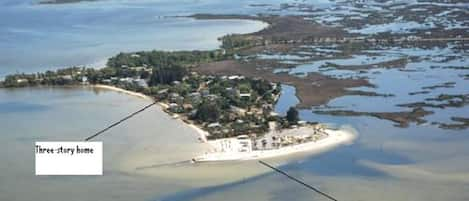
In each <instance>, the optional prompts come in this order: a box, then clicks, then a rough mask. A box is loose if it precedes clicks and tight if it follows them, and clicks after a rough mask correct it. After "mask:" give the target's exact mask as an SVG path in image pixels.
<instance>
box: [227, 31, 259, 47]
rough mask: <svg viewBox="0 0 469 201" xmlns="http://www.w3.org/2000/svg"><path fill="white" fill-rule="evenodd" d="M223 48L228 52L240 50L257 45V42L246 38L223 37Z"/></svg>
mask: <svg viewBox="0 0 469 201" xmlns="http://www.w3.org/2000/svg"><path fill="white" fill-rule="evenodd" d="M220 40H221V42H222V45H221V47H222V48H224V49H227V50H232V49H239V48H244V47H250V46H254V45H256V43H257V41H256V40H253V39H252V40H250V39H248V38H246V36H242V35H236V34H230V35H226V36H223V37H221V39H220Z"/></svg>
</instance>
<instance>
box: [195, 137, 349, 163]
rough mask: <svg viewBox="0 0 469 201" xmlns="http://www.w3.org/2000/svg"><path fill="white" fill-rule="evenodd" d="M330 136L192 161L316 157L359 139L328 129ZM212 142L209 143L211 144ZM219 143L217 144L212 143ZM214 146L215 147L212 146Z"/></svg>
mask: <svg viewBox="0 0 469 201" xmlns="http://www.w3.org/2000/svg"><path fill="white" fill-rule="evenodd" d="M325 132H327V133H328V136H327V137H326V138H324V139H320V140H317V141H310V142H306V143H302V144H296V145H290V146H286V147H282V148H278V149H271V150H255V151H251V152H210V153H205V154H203V155H201V156H198V157H195V158H194V159H192V160H193V161H194V162H223V161H249V160H260V159H270V158H277V157H284V156H287V155H292V154H298V153H308V154H309V155H316V154H319V153H322V152H325V151H328V150H330V149H333V148H335V147H337V146H340V145H346V144H350V143H352V142H353V140H354V139H355V138H356V137H357V136H356V135H355V134H353V133H351V132H348V131H346V130H343V129H342V130H332V129H326V131H325ZM210 142H211V141H209V143H210ZM212 143H217V142H212ZM212 146H213V145H212Z"/></svg>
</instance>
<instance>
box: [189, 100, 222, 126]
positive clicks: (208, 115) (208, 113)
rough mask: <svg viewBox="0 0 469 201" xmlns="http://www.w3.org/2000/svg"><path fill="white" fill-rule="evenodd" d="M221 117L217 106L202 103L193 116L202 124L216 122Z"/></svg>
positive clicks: (205, 102)
mask: <svg viewBox="0 0 469 201" xmlns="http://www.w3.org/2000/svg"><path fill="white" fill-rule="evenodd" d="M220 116H221V109H220V107H219V106H218V105H216V104H214V103H210V102H208V101H204V102H203V103H202V104H201V105H200V106H199V108H197V112H196V114H195V119H197V120H199V121H202V122H217V121H218V120H219V119H220Z"/></svg>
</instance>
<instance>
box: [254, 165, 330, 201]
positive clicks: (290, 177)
mask: <svg viewBox="0 0 469 201" xmlns="http://www.w3.org/2000/svg"><path fill="white" fill-rule="evenodd" d="M259 163H260V164H262V165H264V166H266V167H268V168H270V169H272V170H275V171H276V172H278V173H280V174H283V175H285V176H286V177H288V178H289V179H291V180H293V181H296V182H297V183H300V184H301V185H303V186H306V187H307V188H309V189H311V190H313V191H315V192H316V193H319V194H321V195H323V196H324V197H326V198H328V199H330V200H333V201H338V200H337V199H335V198H333V197H332V196H330V195H328V194H326V193H324V192H322V191H320V190H318V189H317V188H314V187H313V186H311V185H309V184H307V183H305V182H303V181H301V180H299V179H297V178H295V177H293V176H290V175H289V174H287V173H286V172H284V171H282V170H280V169H277V168H275V167H273V166H271V165H269V164H267V163H266V162H264V161H259Z"/></svg>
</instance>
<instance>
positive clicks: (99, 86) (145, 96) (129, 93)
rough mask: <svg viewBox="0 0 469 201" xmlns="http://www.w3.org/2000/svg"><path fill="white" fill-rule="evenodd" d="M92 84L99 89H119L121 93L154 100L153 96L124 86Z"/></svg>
mask: <svg viewBox="0 0 469 201" xmlns="http://www.w3.org/2000/svg"><path fill="white" fill-rule="evenodd" d="M90 86H91V87H93V88H98V89H107V90H112V91H117V92H120V93H125V94H128V95H131V96H136V97H139V98H143V99H147V100H151V101H153V98H152V97H150V96H147V95H145V94H142V93H138V92H134V91H129V90H125V89H122V88H119V87H115V86H111V85H104V84H95V85H90Z"/></svg>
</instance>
